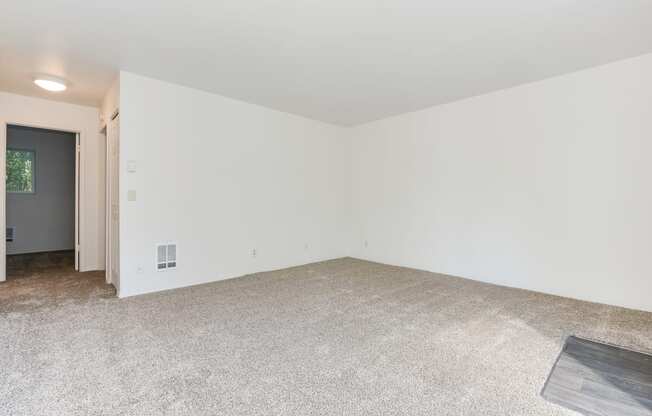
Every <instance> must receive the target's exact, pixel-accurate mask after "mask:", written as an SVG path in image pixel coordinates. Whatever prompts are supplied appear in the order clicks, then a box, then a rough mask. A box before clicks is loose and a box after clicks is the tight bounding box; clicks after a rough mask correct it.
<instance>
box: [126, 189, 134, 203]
mask: <svg viewBox="0 0 652 416" xmlns="http://www.w3.org/2000/svg"><path fill="white" fill-rule="evenodd" d="M135 200H136V190H134V189H130V190H128V191H127V201H135Z"/></svg>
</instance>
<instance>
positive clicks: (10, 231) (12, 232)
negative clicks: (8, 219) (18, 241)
mask: <svg viewBox="0 0 652 416" xmlns="http://www.w3.org/2000/svg"><path fill="white" fill-rule="evenodd" d="M5 237H6V238H5V241H9V242H11V241H14V238H15V237H16V227H7V232H6V234H5Z"/></svg>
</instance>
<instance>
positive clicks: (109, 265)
mask: <svg viewBox="0 0 652 416" xmlns="http://www.w3.org/2000/svg"><path fill="white" fill-rule="evenodd" d="M119 117H120V111H119V110H116V111H115V112H114V113H113V114H112V115H111V117H110V118H109V120H108V121H107V122H106V125H105V126H104V128H103V129H102V130H103V131H104V137H105V138H106V141H105V144H106V152H105V168H104V169H105V178H106V179H105V192H106V195H105V210H104V211H105V219H104V220H105V229H106V244H105V247H106V251H105V256H106V258H105V265H106V266H105V276H104V277H105V280H106V282H107V283H109V284H112V285H113V286H114V287H115V288H116V291H117V292H118V294H119V293H120V265H119V258H120V253H119V252H117V253H114V245H115V244H114V243H117V244H119V235H114V229H113V219H114V216H115V215H119V203H120V190H119V186H120V152H119V149H120V124H119V123H120V119H119ZM113 129H115V130H113ZM113 152H115V153H116V155H115V156H116V157H117V166H113V161H112V158H113ZM114 184H116V185H117V186H118V189H117V195H115V197H116V198H117V200H116V201H114V200H113V196H114V195H113V185H114ZM114 205H117V206H118V210H117V212H116V210H115V209H114ZM118 221H119V219H118ZM118 233H119V232H118ZM114 240H115V241H114ZM118 251H119V249H118ZM114 258H117V259H118V265H117V266H116V269H117V270H116V269H114V267H113V266H114Z"/></svg>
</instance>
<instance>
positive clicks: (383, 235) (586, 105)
mask: <svg viewBox="0 0 652 416" xmlns="http://www.w3.org/2000/svg"><path fill="white" fill-rule="evenodd" d="M650 74H652V55H645V56H643V57H640V58H636V59H630V60H627V61H621V62H618V63H614V64H610V65H607V66H603V67H598V68H594V69H590V70H586V71H582V72H578V73H574V74H571V75H566V76H562V77H558V78H554V79H550V80H546V81H542V82H537V83H533V84H529V85H525V86H521V87H517V88H513V89H509V90H505V91H500V92H496V93H492V94H489V95H485V96H480V97H476V98H471V99H467V100H464V101H460V102H456V103H453V104H449V105H444V106H440V107H434V108H430V109H427V110H424V111H420V112H416V113H411V114H406V115H402V116H398V117H394V118H390V119H386V120H382V121H378V122H374V123H370V124H366V125H363V126H359V127H356V128H354V129H353V130H352V131H351V132H350V134H351V136H352V138H353V167H354V168H353V169H354V172H353V198H354V206H355V212H356V223H357V224H358V227H357V231H356V240H357V241H356V248H355V250H354V255H355V256H357V257H361V258H365V259H370V260H375V261H379V262H383V263H391V264H395V265H402V266H411V267H415V268H420V269H426V270H431V271H435V272H442V273H447V274H451V275H456V276H462V277H467V278H472V279H478V280H482V281H487V282H493V283H498V284H503V285H508V286H515V287H520V288H526V289H533V290H537V291H541V292H548V293H553V294H558V295H563V296H569V297H574V298H579V299H586V300H590V301H597V302H603V303H608V304H614V305H622V306H627V307H632V308H637V309H644V310H648V311H652V296H651V294H652V261H651V258H652V256H651V255H650V248H651V247H652V191H651V187H650V183H651V178H652V162H651V160H652V159H651V156H652V76H651V75H650ZM365 240H367V241H368V247H366V248H365V247H364V241H365Z"/></svg>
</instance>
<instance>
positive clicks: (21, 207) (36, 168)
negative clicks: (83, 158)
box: [4, 124, 80, 279]
mask: <svg viewBox="0 0 652 416" xmlns="http://www.w3.org/2000/svg"><path fill="white" fill-rule="evenodd" d="M79 154H80V135H79V133H76V132H67V131H59V130H49V129H44V128H36V127H31V126H24V125H12V124H8V125H7V126H6V150H5V155H4V156H5V172H6V180H5V225H6V227H5V230H6V232H5V247H6V278H7V279H14V278H20V277H29V276H37V275H42V274H52V273H60V272H65V271H70V272H72V271H76V270H79V262H80V250H79V249H80V241H79V236H80V234H79V228H80V227H79V217H80V216H79V194H80V180H79V171H80V157H79Z"/></svg>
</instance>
